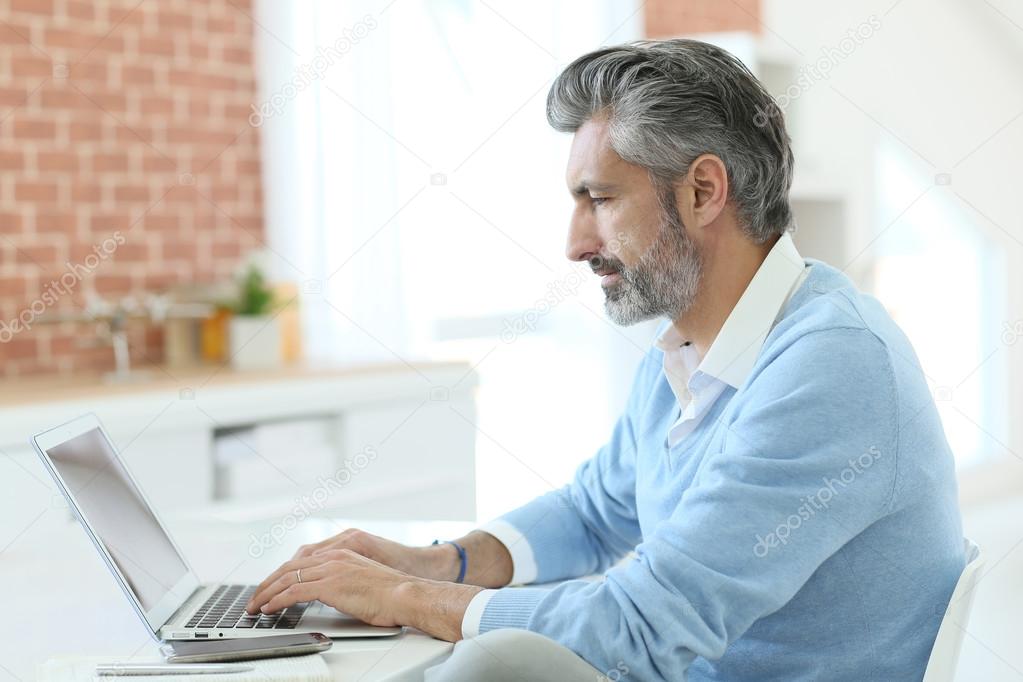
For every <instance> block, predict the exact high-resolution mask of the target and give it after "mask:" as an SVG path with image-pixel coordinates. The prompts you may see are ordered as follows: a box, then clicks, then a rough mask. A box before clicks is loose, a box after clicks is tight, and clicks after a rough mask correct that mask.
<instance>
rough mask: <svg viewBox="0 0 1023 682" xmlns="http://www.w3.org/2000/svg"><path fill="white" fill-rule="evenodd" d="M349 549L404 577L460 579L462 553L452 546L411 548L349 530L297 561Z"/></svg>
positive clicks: (303, 550) (306, 548)
mask: <svg viewBox="0 0 1023 682" xmlns="http://www.w3.org/2000/svg"><path fill="white" fill-rule="evenodd" d="M340 549H349V550H351V551H353V552H355V553H356V554H361V555H362V556H364V557H367V558H369V559H373V560H374V561H376V562H379V563H381V564H383V565H385V566H390V567H391V568H394V569H397V570H399V571H401V572H402V573H407V574H408V575H411V576H417V577H419V578H427V579H429V580H454V579H455V578H456V577H457V576H458V563H459V559H458V551H457V550H455V548H454V547H452V546H451V545H447V544H444V545H431V546H429V547H409V546H407V545H403V544H400V543H398V542H394V541H393V540H388V539H386V538H382V537H379V536H377V535H373V534H372V533H367V532H366V531H364V530H359V529H358V528H349V529H348V530H345V531H343V532H341V533H338V534H337V535H335V536H334V537H331V538H327V539H326V540H324V541H322V542H318V543H316V544H312V545H305V546H303V547H301V548H299V550H298V552H296V553H295V556H294V557H293V558H294V559H304V558H307V557H311V556H317V555H320V554H325V553H327V552H330V551H335V550H340Z"/></svg>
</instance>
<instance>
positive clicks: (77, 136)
mask: <svg viewBox="0 0 1023 682" xmlns="http://www.w3.org/2000/svg"><path fill="white" fill-rule="evenodd" d="M68 135H69V136H70V138H71V143H72V144H74V143H75V142H96V141H98V140H102V139H103V126H101V125H99V124H98V123H91V122H86V121H72V122H71V126H70V127H69V128H68Z"/></svg>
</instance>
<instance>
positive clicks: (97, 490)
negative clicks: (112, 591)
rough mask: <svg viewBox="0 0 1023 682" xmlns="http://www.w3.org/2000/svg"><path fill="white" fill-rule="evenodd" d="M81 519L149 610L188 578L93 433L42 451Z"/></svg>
mask: <svg viewBox="0 0 1023 682" xmlns="http://www.w3.org/2000/svg"><path fill="white" fill-rule="evenodd" d="M46 454H47V455H48V456H49V458H50V461H52V462H53V466H54V467H55V468H56V469H57V472H58V473H59V474H60V476H61V478H63V479H64V483H65V484H66V485H67V487H68V490H69V491H70V493H71V494H72V495H73V496H74V498H75V500H76V501H77V502H78V506H79V507H80V509H81V513H82V516H83V517H85V518H86V519H87V520H88V523H89V526H90V527H91V528H92V531H93V533H94V534H95V535H96V537H98V538H99V540H100V542H102V543H103V545H104V546H105V547H106V549H107V551H108V552H109V553H110V556H111V557H113V560H114V562H115V563H116V564H117V567H118V568H119V569H120V571H121V574H122V575H124V577H125V578H126V579H127V581H128V585H129V586H130V587H131V589H132V591H133V592H134V593H135V597H136V598H137V599H138V600H139V602H140V603H141V604H142V607H143V608H144V609H145V610H147V611H148V610H150V609H151V608H153V606H154V605H155V604H157V603H158V602H159V601H160V600H161V599H162V598H163V597H164V596H165V595H166V594H167V593H168V592H170V591H171V588H173V587H174V585H176V584H177V583H178V581H180V580H181V578H183V577H184V575H185V574H186V573H187V572H188V567H187V566H186V565H185V562H184V561H182V559H181V556H180V555H179V554H178V552H177V550H176V549H175V548H174V545H173V544H171V541H170V538H168V537H167V534H166V533H165V532H164V530H163V528H162V527H161V526H160V524H159V523H158V522H157V520H156V517H155V516H153V512H152V510H151V509H150V508H149V505H147V504H146V502H145V501H144V500H143V499H142V496H141V495H140V494H139V491H138V488H136V487H135V485H134V484H133V483H132V481H131V479H130V478H128V475H127V472H126V471H125V469H124V466H123V465H122V464H121V461H120V459H118V457H117V456H116V454H115V452H114V449H113V446H112V445H111V444H110V442H109V441H108V440H107V439H106V437H105V436H104V435H103V432H102V431H100V430H99V429H91V430H89V431H86V432H84V433H82V434H80V435H78V436H75V437H74V438H72V439H70V440H67V441H65V442H63V443H61V444H60V445H56V446H54V447H52V448H50V449H48V450H47V451H46Z"/></svg>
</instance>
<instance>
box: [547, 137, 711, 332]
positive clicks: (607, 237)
mask: <svg viewBox="0 0 1023 682" xmlns="http://www.w3.org/2000/svg"><path fill="white" fill-rule="evenodd" d="M566 180H567V182H568V188H569V191H570V192H571V193H572V196H573V198H574V200H575V209H574V210H573V212H572V220H571V224H570V227H569V234H568V246H567V255H568V258H569V259H571V260H574V261H582V260H586V261H589V263H590V267H591V268H592V269H593V271H594V272H595V273H597V274H598V275H602V279H601V283H600V284H601V287H602V288H603V289H604V295H605V301H604V305H605V308H606V309H607V313H608V316H609V317H610V318H611V319H612V320H613V321H614V322H616V323H617V324H621V325H630V324H635V323H636V322H640V321H642V320H648V319H651V318H655V317H667V318H668V319H672V320H675V319H678V318H679V317H681V316H682V315H684V314H685V313H686V311H688V310H689V308H690V307H691V306H692V303H693V299H694V298H695V297H696V292H697V288H698V286H699V282H700V275H701V273H702V270H703V268H702V260H701V257H700V252H699V250H698V249H697V247H696V244H695V243H693V241H692V240H691V239H690V238H689V236H688V235H687V234H686V230H685V227H684V226H683V225H682V219H681V217H680V216H679V211H678V207H677V206H676V203H675V195H674V193H673V192H672V191H671V190H670V189H666V190H664V191H662V192H660V196H659V192H658V190H657V188H656V187H655V185H654V183H653V182H652V181H651V178H650V175H649V174H648V173H647V172H646V170H644V169H643V168H641V167H639V166H636V165H633V164H630V163H627V162H625V161H623V160H622V158H621V157H620V156H618V154H617V153H616V152H615V151H614V150H613V149H612V148H611V144H610V139H609V137H608V133H607V123H606V122H605V121H603V120H602V119H591V120H589V121H587V122H586V123H585V124H584V125H583V126H582V127H580V128H579V130H578V131H576V133H575V137H574V139H573V141H572V150H571V152H570V154H569V161H568V171H567V174H566Z"/></svg>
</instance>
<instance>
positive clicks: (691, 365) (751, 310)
mask: <svg viewBox="0 0 1023 682" xmlns="http://www.w3.org/2000/svg"><path fill="white" fill-rule="evenodd" d="M809 270H810V268H809V266H807V265H806V264H805V263H804V262H803V258H802V256H800V255H799V251H797V250H796V245H795V244H793V243H792V237H790V236H789V235H788V233H785V234H783V235H782V236H781V238H779V239H778V241H777V242H776V243H775V245H774V246H773V247H771V250H770V251H769V252H768V254H767V257H766V258H765V259H764V262H763V263H761V265H760V267H759V268H758V269H757V272H756V274H754V275H753V279H752V280H750V283H749V285H748V286H747V287H746V291H744V292H743V294H742V296H741V297H740V298H739V300H738V302H736V304H735V307H734V308H732V312H731V313H729V315H728V318H727V319H726V320H725V323H724V324H723V325H721V330H720V331H719V332H718V334H717V336H716V337H715V338H714V342H713V343H712V344H711V345H710V348H709V349H708V350H707V355H706V356H705V357H704V358H703V360H700V358H699V355H697V353H696V349H695V348H694V347H693V346H691V345H689V343H688V341H687V340H686V339H684V338H683V337H682V334H681V333H680V332H679V330H678V329H677V328H676V327H675V325H673V324H669V325H668V326H667V327H666V328H665V329H664V331H663V332H662V333H661V335H660V336H659V337H658V338H657V340H656V341H655V342H654V345H655V346H657V347H658V348H660V349H661V351H663V353H664V375H665V378H667V380H668V385H669V386H671V390H672V392H673V393H674V394H675V398H676V400H678V404H679V417H678V420H676V421H675V423H674V424H673V425H672V427H671V429H669V431H668V446H669V447H671V446H674V445H675V444H677V443H679V442H681V441H682V440H683V439H685V437H686V436H688V435H689V434H690V433H692V432H693V430H694V429H695V428H696V427H697V426H698V425H699V424H700V422H701V421H702V420H703V416H704V415H705V414H706V413H707V411H708V410H710V408H711V406H713V405H714V403H715V402H716V401H717V399H718V397H719V396H720V395H721V393H722V392H723V391H724V390H725V388H726V387H728V386H732V387H733V388H739V387H740V386H741V385H742V384H743V382H744V381H746V377H748V376H749V373H750V371H751V370H752V369H753V364H754V363H755V362H756V361H757V356H758V355H760V349H761V348H763V346H764V341H765V340H766V339H767V335H768V334H770V333H771V330H772V329H773V328H774V325H775V323H776V322H777V321H778V317H779V316H780V315H781V313H782V311H783V310H784V309H785V304H786V303H788V301H789V298H791V297H792V294H793V293H794V292H795V291H796V289H798V288H799V285H800V284H802V283H803V280H804V279H805V278H806V275H807V273H808V272H809Z"/></svg>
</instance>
